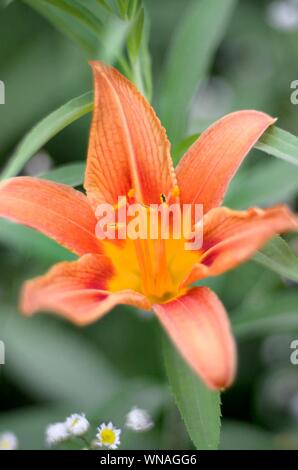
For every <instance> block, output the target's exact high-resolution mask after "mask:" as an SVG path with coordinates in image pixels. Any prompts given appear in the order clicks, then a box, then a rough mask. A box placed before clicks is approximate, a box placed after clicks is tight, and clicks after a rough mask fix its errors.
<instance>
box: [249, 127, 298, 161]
mask: <svg viewBox="0 0 298 470" xmlns="http://www.w3.org/2000/svg"><path fill="white" fill-rule="evenodd" d="M256 148H257V149H259V150H262V151H263V152H266V153H269V155H273V156H274V157H277V158H281V159H282V160H286V161H287V162H289V163H293V164H294V165H298V137H296V136H294V135H293V134H290V132H287V131H284V130H283V129H279V128H278V127H276V126H272V127H270V128H269V129H268V130H267V131H266V132H265V133H264V135H263V136H262V137H261V139H260V140H259V142H258V143H257V144H256Z"/></svg>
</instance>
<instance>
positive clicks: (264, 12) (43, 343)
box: [0, 0, 298, 449]
mask: <svg viewBox="0 0 298 470" xmlns="http://www.w3.org/2000/svg"><path fill="white" fill-rule="evenodd" d="M28 3H30V2H22V1H13V2H11V3H10V5H9V6H7V7H6V8H4V9H0V80H2V81H3V82H4V83H5V87H6V88H5V105H0V134H1V137H0V164H1V166H4V165H5V163H6V161H7V160H8V159H9V157H10V156H11V155H12V153H13V151H14V149H15V147H16V145H17V144H18V142H19V141H20V140H21V138H22V137H23V135H24V133H26V132H27V131H28V130H30V128H31V127H32V126H33V125H34V124H36V123H37V122H38V121H39V120H40V119H41V118H43V117H44V116H46V115H47V114H49V113H50V112H51V111H53V110H54V109H56V108H57V107H58V106H60V105H61V104H63V103H65V102H66V101H67V100H69V99H71V98H73V97H75V96H77V95H79V94H81V93H83V92H85V91H87V90H89V89H91V88H92V81H91V74H90V70H89V66H88V65H87V58H88V57H87V56H86V54H85V53H84V52H83V51H82V50H81V49H80V48H79V47H78V46H77V45H76V44H75V43H74V42H73V41H72V40H71V39H69V38H68V37H66V36H65V35H63V34H61V32H59V31H57V30H56V29H55V28H54V27H53V25H52V24H50V23H49V22H48V21H47V19H45V18H44V17H43V16H41V15H39V14H38V13H37V12H36V11H35V10H34V9H32V8H31V7H30V6H29V5H28ZM31 3H32V2H31ZM35 3H38V2H35ZM86 3H90V4H91V3H92V1H90V2H86ZM191 3H192V2H191V1H188V0H163V1H162V2H161V1H160V0H147V1H145V5H146V10H147V15H148V17H149V19H150V42H149V49H150V53H151V58H152V70H153V84H154V86H153V102H154V103H155V106H156V107H157V109H158V110H159V107H160V108H161V111H162V100H163V97H162V96H159V93H158V90H159V86H160V83H161V82H162V71H163V66H164V63H165V62H166V61H167V58H168V55H169V47H170V42H171V38H172V37H173V34H175V32H176V31H177V29H178V28H179V25H180V22H181V18H183V15H184V14H185V11H186V10H187V8H188V7H189V5H190V4H191ZM207 27H208V25H207ZM112 33H113V32H112ZM201 47H202V44H200V43H198V42H196V41H195V40H194V42H193V46H192V50H188V51H186V54H192V60H193V62H194V64H195V62H196V59H197V58H199V57H200V54H201ZM208 70H209V72H208V75H206V76H205V77H203V79H202V80H200V83H198V89H197V92H196V94H195V96H194V98H192V100H191V106H190V107H189V110H188V122H187V129H186V131H185V133H184V134H185V135H184V136H186V135H190V134H193V133H196V132H199V131H201V130H203V129H204V128H206V127H207V126H208V125H209V124H210V123H211V122H213V121H214V120H216V119H217V118H219V117H220V116H222V115H224V114H226V113H228V112H230V111H232V110H236V109H241V108H242V109H243V108H255V109H258V110H262V111H266V112H268V113H270V114H272V115H274V116H276V117H278V119H279V121H278V126H279V127H281V128H283V129H285V130H288V131H290V132H292V133H293V134H295V135H298V105H296V106H295V105H294V104H292V103H291V101H290V96H291V93H292V91H293V90H291V86H290V85H291V82H292V81H293V80H298V2H296V1H289V0H281V1H269V0H268V1H265V0H239V1H238V2H235V8H234V9H233V11H232V13H231V16H230V18H229V20H228V21H227V25H226V28H225V31H224V32H223V34H222V39H221V41H220V44H219V47H217V48H216V51H215V52H214V56H213V57H212V61H211V63H210V64H209V67H208ZM186 83H187V81H186ZM184 91H185V94H186V95H187V89H185V90H184ZM178 98H179V97H178ZM178 113H179V111H177V115H178ZM173 116H174V118H175V97H173ZM90 118H91V115H90V114H88V115H86V116H85V117H83V118H81V119H80V120H78V121H76V122H75V123H74V124H72V125H70V126H68V127H66V128H65V129H64V130H63V131H62V132H61V133H59V134H58V135H57V136H55V137H54V138H53V139H52V140H50V142H49V143H48V144H47V145H46V146H45V147H44V148H43V149H42V150H41V151H40V152H38V154H37V155H36V156H34V157H33V158H32V159H31V160H30V161H29V162H28V163H27V164H26V165H25V167H24V169H23V171H22V174H26V175H37V174H39V173H43V172H46V171H49V170H50V169H51V168H54V167H56V166H59V165H62V164H65V163H68V162H74V161H82V160H84V159H85V155H86V148H87V143H88V129H89V124H90ZM182 137H183V136H182ZM297 194H298V170H297V167H295V166H291V165H290V164H288V163H286V162H283V161H281V160H277V159H274V158H273V157H269V156H267V155H265V154H264V153H261V152H259V151H256V150H255V151H253V152H251V155H250V157H249V158H248V159H247V160H246V162H245V164H244V165H243V167H242V168H241V171H240V172H239V174H238V175H237V177H236V178H235V180H234V182H233V184H232V186H231V189H230V191H229V194H228V196H227V201H226V202H227V204H229V206H230V207H233V208H237V209H239V208H246V207H248V206H250V205H254V204H258V205H260V206H267V205H271V204H274V203H276V202H287V203H288V204H289V205H290V206H291V207H292V208H293V209H294V210H295V209H296V211H297ZM287 240H288V241H289V243H290V244H291V246H292V247H293V249H294V250H295V251H296V253H298V239H297V237H296V239H295V236H292V237H287ZM0 256H1V270H0V340H2V341H4V342H5V347H6V364H5V365H0V432H1V431H5V430H11V431H13V432H15V433H16V434H17V435H18V438H19V440H20V446H21V448H33V449H39V448H44V429H45V427H46V425H47V424H48V423H50V422H53V421H56V420H61V419H64V417H65V416H66V415H67V414H68V413H70V412H75V411H78V412H81V411H82V412H85V413H86V414H87V415H88V417H89V418H90V419H91V420H92V423H94V425H95V424H96V423H97V422H101V421H104V420H113V422H114V423H115V424H116V425H118V426H120V427H122V426H123V423H124V420H125V415H126V413H127V412H128V411H129V409H130V408H131V407H132V406H140V407H143V408H146V409H147V410H148V411H149V412H150V413H151V414H152V416H153V419H154V422H155V426H154V427H153V429H152V430H150V431H148V432H147V433H142V434H133V433H130V432H129V431H126V434H125V439H124V438H123V445H122V448H132V449H137V448H140V449H162V448H164V449H188V448H189V449H191V448H192V443H191V441H190V439H189V437H188V435H187V432H186V430H185V427H184V424H183V422H182V420H181V418H180V415H179V412H178V411H177V408H176V406H175V403H174V400H173V398H172V396H171V394H170V391H169V388H168V385H167V379H166V374H165V370H164V366H163V361H162V356H161V341H160V335H161V332H160V328H159V326H158V325H157V324H156V322H155V319H153V318H152V317H151V316H150V315H148V314H146V315H145V314H144V313H142V312H136V311H135V310H133V309H130V308H127V307H118V308H116V309H115V310H114V311H113V312H112V313H111V314H109V315H107V316H106V317H104V318H103V319H102V320H101V321H99V322H98V323H96V324H94V325H91V326H89V327H86V328H83V329H78V328H75V327H74V326H72V325H71V324H69V323H67V322H66V321H63V320H61V319H58V318H56V317H54V316H50V315H46V314H44V315H39V316H36V317H34V318H33V319H29V320H28V319H23V318H22V317H21V316H20V315H19V314H18V307H17V305H18V293H19V290H20V287H21V285H22V283H23V281H24V280H25V279H28V278H30V277H33V276H35V275H39V274H41V273H43V272H44V271H45V270H46V269H47V268H48V267H49V266H51V265H52V264H53V263H54V262H56V261H60V260H63V259H71V256H70V255H69V254H68V253H67V252H66V251H64V250H63V249H62V248H59V247H57V245H56V244H55V243H54V242H51V241H49V240H47V239H46V238H44V237H42V236H40V235H38V234H36V233H34V232H33V231H31V230H29V229H26V228H23V227H22V228H20V230H17V229H15V227H14V226H12V225H11V224H9V223H7V222H5V221H1V225H0ZM210 285H212V287H213V288H214V289H215V290H216V292H217V293H218V294H219V295H220V297H221V299H222V300H223V302H224V304H225V306H226V308H227V310H228V312H229V313H230V316H231V318H232V319H233V318H235V322H234V325H235V326H234V328H235V333H236V334H237V341H238V347H239V370H238V376H237V380H236V383H235V384H234V386H233V387H232V388H231V389H230V390H229V391H227V392H225V393H224V394H223V395H222V415H223V423H222V434H221V444H220V447H221V448H222V449H238V448H242V449H246V448H247V449H258V448H263V449H272V448H275V449H286V448H290V449H291V448H292V449H297V448H298V365H297V366H294V365H292V364H291V362H290V354H291V349H290V344H291V342H292V341H293V340H294V339H298V321H297V319H295V314H296V315H297V317H298V289H297V283H295V282H293V281H289V280H288V279H286V278H282V277H280V276H279V275H278V274H275V273H274V272H272V271H269V270H267V269H266V268H264V267H262V266H260V265H259V264H257V263H255V262H254V261H251V262H249V263H247V264H245V265H243V266H242V267H240V268H238V269H237V270H235V271H233V272H231V273H228V274H226V275H224V276H221V277H219V278H218V279H215V280H212V282H210ZM266 312H270V313H272V312H274V314H276V317H278V318H282V321H280V320H279V321H266ZM249 317H250V318H253V319H254V318H255V319H256V322H255V323H252V326H250V327H249V328H245V321H244V326H243V323H241V318H244V319H245V318H249ZM259 317H261V320H260V321H258V318H259ZM238 318H240V321H239V320H238Z"/></svg>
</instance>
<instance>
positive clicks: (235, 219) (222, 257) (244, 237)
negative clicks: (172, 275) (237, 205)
mask: <svg viewBox="0 0 298 470" xmlns="http://www.w3.org/2000/svg"><path fill="white" fill-rule="evenodd" d="M203 224H204V228H203V230H204V235H203V247H202V249H201V252H202V255H201V258H200V263H198V264H196V265H195V266H194V268H193V270H192V272H191V274H190V276H189V277H188V279H187V280H186V281H185V283H184V284H189V283H191V282H194V281H197V280H199V279H202V278H204V277H208V276H217V275H219V274H222V273H223V272H225V271H227V270H229V269H231V268H234V267H235V266H237V265H238V264H240V263H242V262H243V261H246V260H247V259H248V258H250V257H251V256H252V255H253V254H254V253H255V251H256V250H258V249H259V248H261V247H262V246H263V245H264V244H265V243H266V242H267V241H268V240H269V239H270V238H272V237H273V236H274V235H277V234H279V233H283V232H288V231H291V230H298V218H297V217H296V216H295V215H294V214H293V213H292V212H291V211H290V210H289V209H288V208H287V207H286V206H283V205H281V206H276V207H272V208H270V209H258V208H252V209H248V210H247V211H233V210H231V209H228V208H226V207H219V208H216V209H212V210H211V211H210V212H208V214H206V215H205V217H204V218H203Z"/></svg>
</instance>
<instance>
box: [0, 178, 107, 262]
mask: <svg viewBox="0 0 298 470" xmlns="http://www.w3.org/2000/svg"><path fill="white" fill-rule="evenodd" d="M0 216H1V217H5V218H7V219H10V220H12V221H13V222H18V223H21V224H24V225H27V226H29V227H31V228H34V229H36V230H38V231H39V232H41V233H43V234H45V235H47V236H48V237H50V238H53V239H54V240H55V241H57V242H58V243H59V244H60V245H62V246H64V247H66V248H68V249H69V250H71V251H73V252H74V253H76V254H78V255H82V254H85V253H99V252H100V251H101V250H100V245H99V243H98V241H97V239H96V237H95V225H96V219H95V216H94V213H93V211H92V209H91V207H90V205H89V203H88V200H87V198H86V196H84V194H82V193H80V192H79V191H76V190H75V189H73V188H70V187H69V186H66V185H62V184H57V183H54V182H52V181H46V180H41V179H37V178H31V177H17V178H11V179H9V180H6V181H3V182H2V183H1V184H0Z"/></svg>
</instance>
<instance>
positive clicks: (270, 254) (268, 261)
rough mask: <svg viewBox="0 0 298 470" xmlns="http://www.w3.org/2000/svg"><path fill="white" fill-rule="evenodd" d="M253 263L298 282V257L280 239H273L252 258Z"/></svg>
mask: <svg viewBox="0 0 298 470" xmlns="http://www.w3.org/2000/svg"><path fill="white" fill-rule="evenodd" d="M253 259H254V261H256V262H257V263H259V264H262V265H263V266H265V267H266V268H269V269H271V270H272V271H275V272H276V273H278V274H280V275H281V276H284V277H286V278H287V279H290V280H291V281H296V282H298V256H297V255H296V254H295V253H294V251H293V250H292V249H291V248H290V246H289V245H288V243H287V242H286V241H285V240H284V239H283V238H281V237H275V238H274V239H273V240H271V241H270V242H269V243H268V244H267V245H266V246H265V247H264V248H262V250H261V251H258V252H257V253H256V254H255V256H254V258H253Z"/></svg>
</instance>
